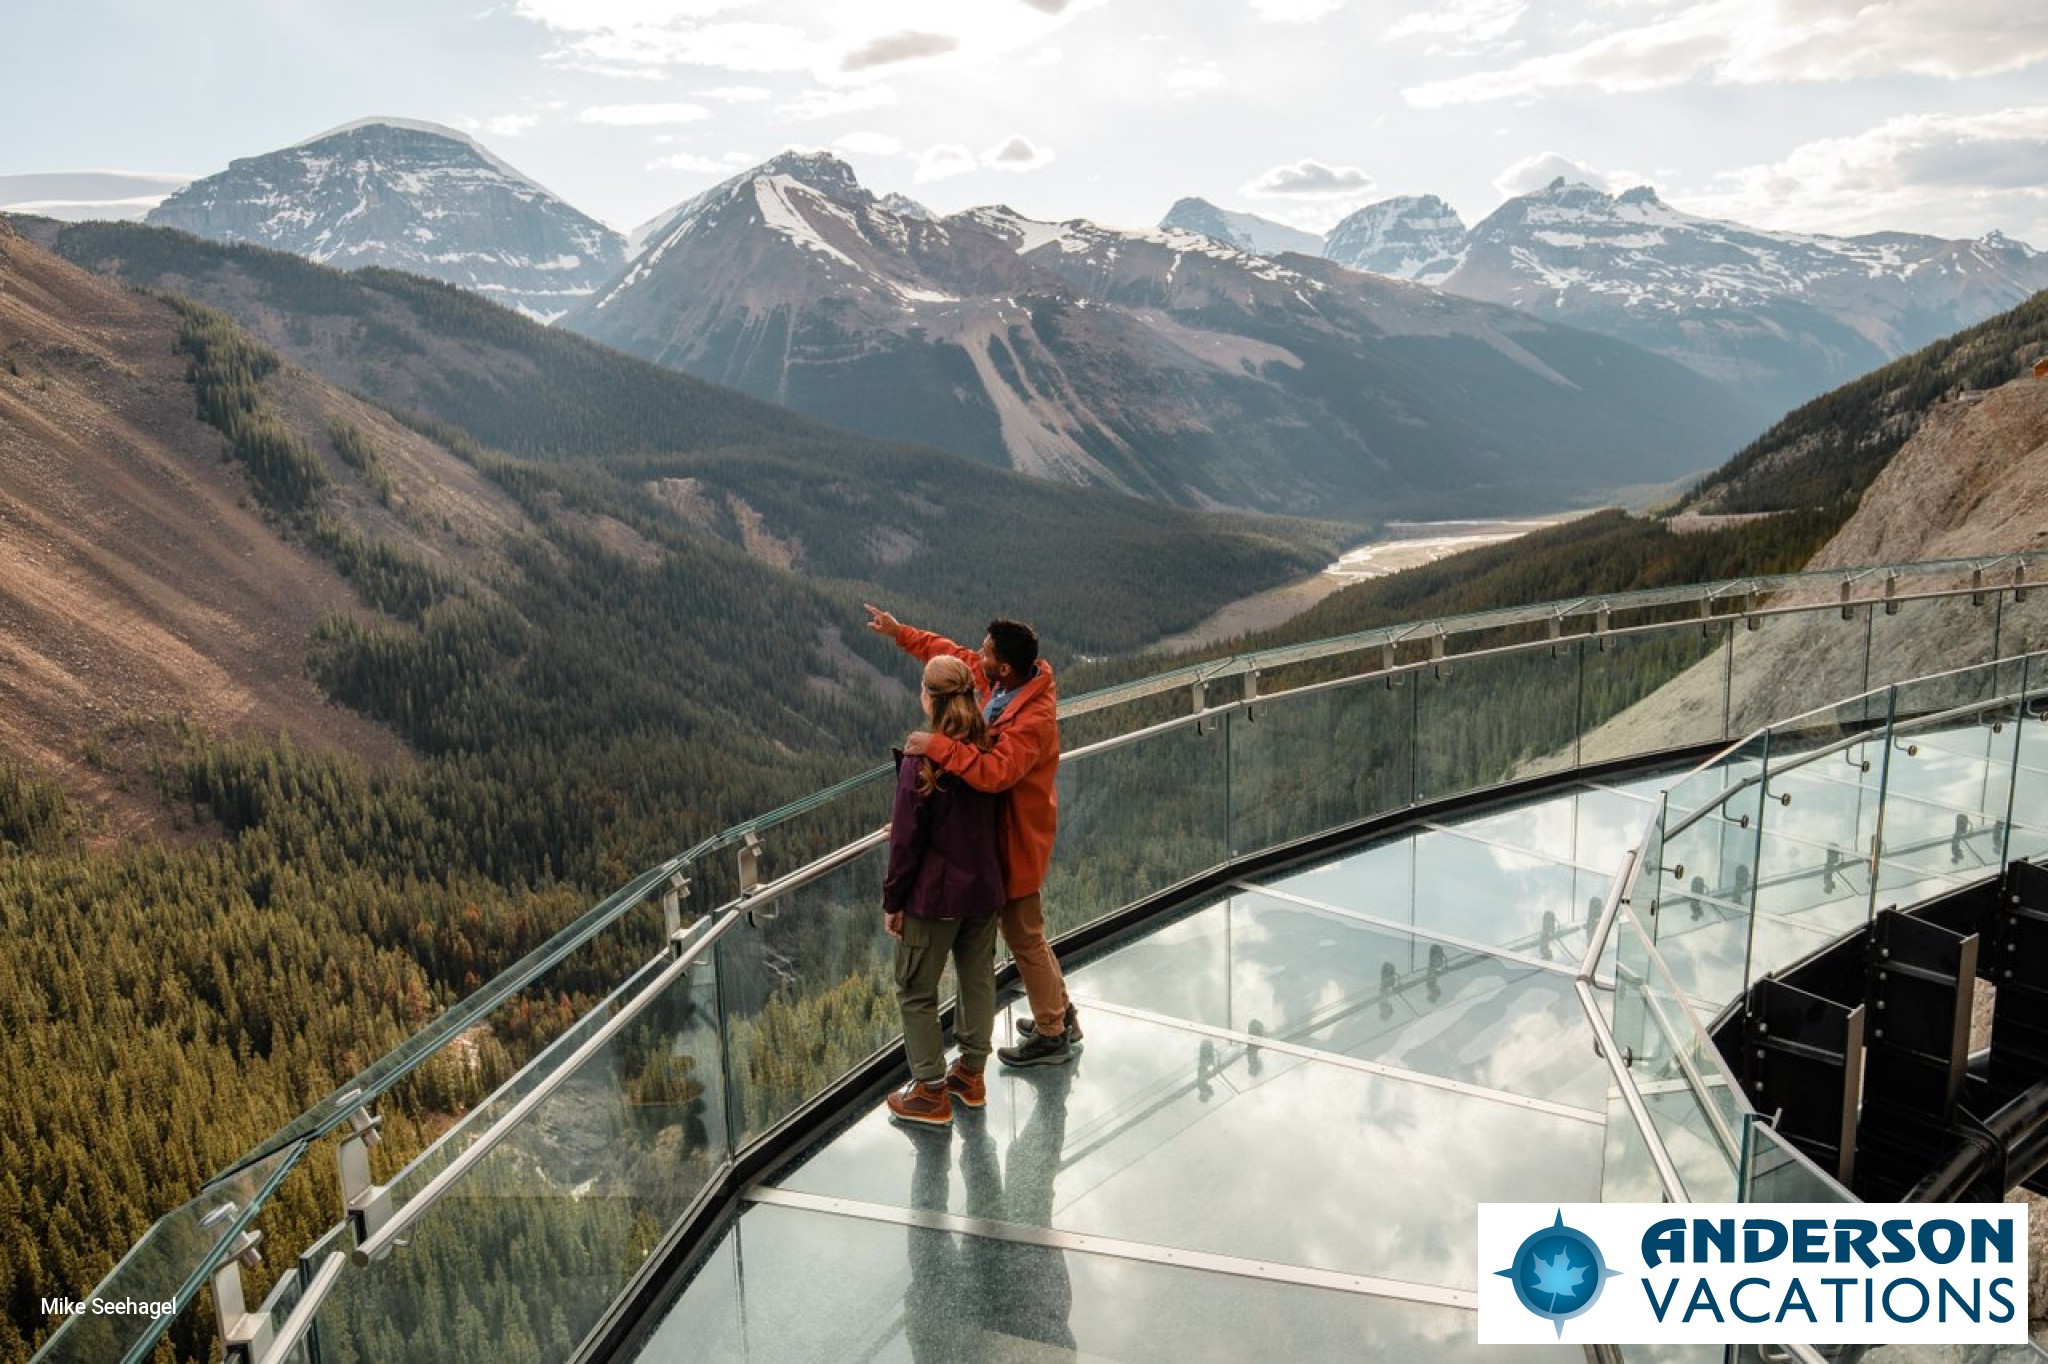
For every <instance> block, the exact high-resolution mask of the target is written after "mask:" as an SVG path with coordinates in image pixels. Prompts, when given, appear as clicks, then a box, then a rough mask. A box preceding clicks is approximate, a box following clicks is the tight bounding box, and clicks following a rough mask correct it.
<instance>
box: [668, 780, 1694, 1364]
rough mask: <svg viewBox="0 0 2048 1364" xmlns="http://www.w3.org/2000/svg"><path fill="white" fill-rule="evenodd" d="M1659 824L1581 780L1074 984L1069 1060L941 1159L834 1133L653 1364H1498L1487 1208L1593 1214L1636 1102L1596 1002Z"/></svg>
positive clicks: (939, 1149)
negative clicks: (1589, 979)
mask: <svg viewBox="0 0 2048 1364" xmlns="http://www.w3.org/2000/svg"><path fill="white" fill-rule="evenodd" d="M1655 810H1656V805H1655V803H1654V802H1653V801H1651V800H1650V799H1648V798H1646V797H1644V796H1642V795H1639V794H1632V793H1629V792H1627V791H1623V790H1614V789H1607V788H1602V787H1597V786H1589V785H1585V784H1572V785H1569V786H1567V787H1566V788H1565V789H1563V790H1561V791H1557V792H1553V793H1549V794H1546V795H1544V796H1542V797H1540V798H1537V799H1535V800H1531V801H1527V802H1523V803H1520V804H1517V805H1515V806H1514V807H1512V808H1509V809H1505V810H1501V811H1498V812H1490V813H1487V814H1483V815H1478V816H1472V817H1467V818H1463V819H1459V820H1456V821H1454V822H1450V823H1446V824H1443V825H1431V826H1427V827H1419V828H1416V829H1413V830H1409V831H1405V832H1402V833H1399V834H1396V835H1394V836H1391V837H1386V838H1382V839H1378V840H1374V841H1372V842H1371V843H1369V844H1367V845H1365V846H1363V847H1360V848H1356V849H1352V850H1348V851H1345V852H1342V853H1339V854H1337V855H1335V856H1332V857H1329V858H1327V859H1324V860H1321V861H1319V862H1317V863H1316V864H1315V865H1312V866H1309V867H1305V868H1301V869H1298V870H1290V871H1286V872H1283V873H1279V874H1275V875H1272V876H1267V877H1261V878H1258V880H1257V881H1256V882H1246V883H1243V884H1241V885H1233V886H1230V887H1228V888H1226V889H1224V890H1222V891H1220V892H1218V893H1216V894H1213V895H1211V896H1207V897H1204V899H1203V901H1202V902H1201V903H1199V904H1196V905H1192V906H1190V907H1188V908H1186V909H1185V910H1182V911H1180V912H1178V913H1175V914H1173V915H1171V916H1170V917H1168V918H1167V919H1165V920H1164V921H1161V922H1156V923H1153V924H1149V925H1147V926H1146V928H1145V930H1144V931H1143V933H1142V935H1141V936H1139V937H1137V938H1136V939H1135V940H1133V941H1130V942H1128V943H1125V944H1123V945H1121V946H1116V947H1114V948H1112V949H1111V950H1108V951H1106V952H1104V953H1101V954H1099V955H1097V956H1096V957H1094V958H1093V959H1091V960H1089V961H1088V962H1087V963H1086V964H1085V965H1081V966H1079V967H1078V968H1077V969H1074V970H1072V971H1071V973H1070V975H1069V977H1068V987H1069V990H1070V991H1071V993H1072V994H1073V996H1074V998H1075V1000H1076V1003H1077V1005H1078V1006H1079V1008H1080V1010H1081V1017H1082V1019H1083V1027H1084V1029H1085V1031H1086V1039H1085V1040H1084V1041H1083V1042H1082V1043H1081V1055H1080V1057H1079V1058H1078V1059H1077V1061H1076V1062H1075V1063H1074V1064H1073V1065H1072V1066H1070V1067H1047V1068H1040V1069H1035V1070H1028V1071H1009V1072H1002V1071H1001V1070H1000V1068H996V1069H992V1070H991V1072H990V1078H991V1084H990V1091H989V1103H988V1106H987V1108H986V1109H985V1110H982V1111H981V1112H979V1113H976V1112H973V1111H971V1110H963V1109H960V1108H957V1107H956V1114H958V1116H957V1117H956V1119H955V1124H954V1126H955V1131H953V1132H951V1133H948V1132H944V1131H937V1132H934V1131H928V1130H923V1129H916V1130H912V1129H905V1128H903V1127H901V1126H899V1125H897V1124H896V1123H894V1122H892V1121H891V1120H890V1119H889V1118H888V1117H887V1115H886V1113H884V1112H883V1111H882V1110H880V1109H879V1107H876V1108H872V1109H870V1110H868V1111H866V1112H864V1113H862V1114H860V1115H859V1116H858V1117H857V1118H856V1119H855V1120H854V1121H853V1122H852V1123H851V1125H849V1126H846V1127H844V1128H842V1129H840V1130H836V1131H833V1132H831V1133H830V1134H828V1135H827V1136H825V1137H824V1138H822V1139H821V1140H820V1141H819V1142H818V1143H817V1144H816V1145H815V1146H813V1147H812V1148H811V1149H810V1150H809V1151H808V1152H806V1153H805V1154H803V1155H802V1156H801V1157H799V1158H798V1159H797V1160H796V1161H795V1162H794V1163H793V1164H792V1165H791V1166H790V1167H789V1168H788V1169H787V1170H786V1171H785V1172H782V1173H778V1174H776V1175H775V1176H773V1177H771V1178H770V1179H768V1180H766V1181H764V1182H763V1183H762V1184H760V1185H759V1186H757V1187H756V1188H755V1189H753V1190H752V1191H750V1193H749V1194H748V1196H747V1197H748V1202H749V1204H750V1206H749V1207H748V1209H747V1211H746V1212H745V1213H744V1214H743V1215H742V1216H741V1217H740V1218H739V1219H738V1220H737V1222H736V1223H735V1224H734V1225H733V1226H732V1227H731V1228H730V1229H729V1230H728V1231H727V1232H726V1233H725V1235H724V1237H723V1239H722V1240H721V1241H720V1243H719V1244H718V1246H717V1247H716V1249H715V1250H714V1251H713V1252H712V1254H711V1256H710V1258H709V1260H708V1261H707V1262H706V1263H705V1265H704V1267H703V1269H702V1270H701V1271H700V1272H699V1273H698V1275H697V1277H696V1279H695V1280H694V1281H693V1282H692V1283H691V1284H690V1286H689V1288H688V1290H687V1291H686V1292H685V1293H684V1294H683V1295H682V1297H681V1298H680V1300H679V1301H678V1302H677V1303H676V1304H675V1306H674V1308H673V1310H672V1311H670V1312H669V1313H668V1315H667V1316H666V1317H665V1318H664V1319H663V1320H662V1322H661V1324H660V1325H659V1327H658V1328H657V1329H656V1331H655V1332H654V1334H653V1336H652V1338H651V1339H650V1340H649V1341H648V1343H647V1344H646V1346H645V1347H644V1348H643V1349H642V1350H641V1351H640V1352H639V1353H638V1356H637V1357H638V1358H639V1359H641V1360H643V1361H655V1360H660V1361H681V1360H697V1359H747V1360H753V1361H761V1362H762V1364H767V1362H769V1361H798V1360H820V1361H822V1360H841V1359H875V1360H896V1359H909V1360H920V1361H922V1360H957V1359H970V1358H972V1359H979V1358H1002V1359H1036V1358H1047V1359H1050V1358H1090V1359H1096V1358H1099V1359H1129V1360H1139V1359H1156V1360H1169V1359H1172V1360H1189V1359H1248V1358H1256V1357H1280V1358H1303V1359H1336V1358H1376V1359H1401V1358H1432V1359H1442V1358H1448V1359H1459V1358H1465V1357H1468V1356H1477V1355H1496V1354H1500V1353H1503V1352H1501V1351H1487V1350H1481V1349H1480V1348H1479V1347H1478V1346H1477V1345H1476V1343H1475V1338H1474V1320H1475V1318H1474V1315H1473V1311H1472V1308H1473V1305H1474V1303H1475V1300H1476V1298H1475V1288H1476V1281H1477V1278H1478V1275H1479V1273H1480V1268H1481V1267H1480V1266H1478V1265H1477V1264H1476V1263H1474V1259H1473V1255H1474V1244H1473V1227H1474V1225H1475V1220H1474V1219H1475V1209H1476V1206H1477V1204H1479V1203H1481V1202H1490V1201H1518V1200H1527V1199H1557V1200H1561V1201H1594V1200H1598V1199H1599V1198H1600V1197H1601V1194H1602V1188H1601V1185H1602V1171H1603V1165H1604V1161H1603V1146H1604V1144H1605V1141H1606V1136H1607V1123H1608V1112H1607V1109H1608V1092H1609V1089H1610V1087H1611V1085H1612V1083H1613V1082H1612V1079H1611V1077H1610V1076H1609V1074H1608V1070H1607V1067H1606V1065H1605V1064H1604V1063H1603V1061H1602V1060H1601V1059H1600V1057H1599V1055H1598V1053H1597V1052H1596V1050H1595V1047H1594V1036H1593V1032H1592V1030H1591V1028H1590V1026H1589V1024H1588V1022H1587V1018H1586V1015H1585V1013H1584V1011H1583V1009H1582V1008H1581V1006H1580V1003H1579V1000H1578V998H1577V997H1576V994H1575V992H1574V988H1573V979H1574V974H1575V972H1576V970H1577V967H1578V956H1579V954H1580V953H1581V952H1583V951H1584V948H1585V943H1586V934H1587V931H1588V929H1589V928H1590V927H1591V924H1590V923H1589V922H1588V921H1587V920H1586V919H1585V918H1584V912H1585V911H1586V910H1587V909H1588V908H1589V907H1590V902H1591V901H1593V900H1594V899H1595V898H1596V897H1599V896H1602V895H1604V894H1606V892H1607V890H1608V886H1609V884H1610V883H1611V881H1612V879H1613V876H1614V869H1615V867H1616V866H1617V865H1619V863H1620V860H1621V858H1622V857H1623V855H1624V854H1625V853H1626V852H1627V850H1628V849H1629V848H1630V847H1631V846H1632V845H1633V844H1634V842H1635V841H1636V839H1637V838H1638V837H1639V836H1640V834H1641V831H1642V828H1643V826H1644V824H1645V822H1646V821H1647V820H1648V819H1649V818H1650V817H1651V816H1652V815H1653V814H1654V813H1655ZM1596 913H1597V912H1596ZM1546 915H1548V916H1550V917H1551V918H1553V919H1554V920H1555V921H1558V922H1563V923H1567V924H1569V925H1570V926H1569V927H1568V928H1567V929H1564V930H1560V931H1555V932H1553V933H1552V934H1550V935H1549V936H1548V937H1546V936H1545V935H1544V933H1543V923H1544V919H1545V916H1546ZM1534 1354H1536V1355H1554V1356H1555V1357H1557V1358H1560V1359H1562V1358H1568V1357H1579V1356H1580V1355H1581V1351H1580V1348H1579V1347H1578V1346H1576V1345H1565V1346H1559V1347H1556V1348H1555V1349H1541V1348H1539V1349H1537V1350H1535V1351H1534Z"/></svg>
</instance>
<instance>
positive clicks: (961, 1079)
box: [946, 1061, 988, 1108]
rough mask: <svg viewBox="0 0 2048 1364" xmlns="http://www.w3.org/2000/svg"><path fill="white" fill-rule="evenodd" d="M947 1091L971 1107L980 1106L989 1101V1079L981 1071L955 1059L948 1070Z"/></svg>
mask: <svg viewBox="0 0 2048 1364" xmlns="http://www.w3.org/2000/svg"><path fill="white" fill-rule="evenodd" d="M946 1093H947V1094H949V1095H951V1096H952V1097H953V1098H955V1099H958V1100H959V1101H960V1102H961V1103H963V1104H966V1105H967V1106H968V1107H969V1108H979V1107H981V1106H982V1105H983V1104H985V1103H987V1102H988V1081H987V1079H985V1078H984V1077H983V1076H982V1073H981V1072H980V1071H978V1070H969V1069H968V1068H967V1067H965V1066H963V1065H961V1064H960V1063H959V1062H958V1061H955V1062H954V1063H953V1064H952V1065H951V1066H950V1067H948V1068H947V1070H946Z"/></svg>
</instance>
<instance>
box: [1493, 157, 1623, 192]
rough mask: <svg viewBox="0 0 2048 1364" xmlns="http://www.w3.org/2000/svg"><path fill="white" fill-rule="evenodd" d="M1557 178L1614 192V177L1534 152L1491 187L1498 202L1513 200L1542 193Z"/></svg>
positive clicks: (1579, 163)
mask: <svg viewBox="0 0 2048 1364" xmlns="http://www.w3.org/2000/svg"><path fill="white" fill-rule="evenodd" d="M1559 176H1562V177H1564V178H1565V179H1566V180H1569V181H1572V182H1573V183H1575V184H1581V185H1591V186H1592V187H1593V188H1594V189H1597V190H1600V191H1602V192H1603V193H1610V194H1611V193H1613V191H1614V185H1615V177H1613V176H1609V175H1606V174H1603V173H1602V172H1600V171H1597V170H1594V169H1593V168H1592V167H1591V166H1589V165H1587V164H1586V163H1585V162H1583V161H1574V160H1572V159H1571V158H1570V157H1567V156H1559V155H1558V154H1557V153H1556V152H1537V153H1536V154H1535V155H1534V156H1525V157H1523V158H1522V159H1521V160H1520V161H1517V162H1515V163H1514V164H1513V165H1512V166H1509V167H1508V168H1507V169H1506V170H1504V171H1502V172H1501V173H1500V174H1499V175H1497V176H1495V177H1494V179H1493V187H1494V188H1495V189H1497V190H1499V191H1500V197H1501V198H1503V199H1512V198H1514V197H1515V196H1516V195H1518V194H1527V193H1529V191H1531V190H1537V189H1542V188H1543V187H1544V186H1545V185H1547V184H1549V183H1550V182H1551V181H1552V180H1555V179H1557V178H1558V177H1559ZM1631 183H1633V181H1631Z"/></svg>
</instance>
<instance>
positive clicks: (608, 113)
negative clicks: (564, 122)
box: [576, 104, 711, 128]
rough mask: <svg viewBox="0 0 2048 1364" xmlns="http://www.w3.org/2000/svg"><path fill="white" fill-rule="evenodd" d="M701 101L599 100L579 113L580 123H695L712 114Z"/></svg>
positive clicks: (628, 125) (622, 125) (640, 125)
mask: <svg viewBox="0 0 2048 1364" xmlns="http://www.w3.org/2000/svg"><path fill="white" fill-rule="evenodd" d="M710 117H711V111H710V110H709V109H706V108H705V107H704V106H703V105H701V104H600V105H596V106H594V107H592V108H589V109H585V110H584V111H583V112H582V113H580V114H578V115H576V121H577V122H578V123H600V124H603V125H605V126H606V127H611V128H647V127H655V126H659V125H662V124H670V123H695V122H696V121H697V120H699V119H704V118H710Z"/></svg>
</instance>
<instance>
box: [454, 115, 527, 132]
mask: <svg viewBox="0 0 2048 1364" xmlns="http://www.w3.org/2000/svg"><path fill="white" fill-rule="evenodd" d="M539 123H540V117H539V115H537V114H498V115H495V116H493V117H491V118H465V119H463V120H462V127H463V129H464V130H465V131H467V132H472V133H482V134H483V135H484V136H486V137H517V136H519V135H520V134H521V133H523V132H526V131H527V130H529V129H531V128H533V127H535V126H536V125H538V124H539Z"/></svg>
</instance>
